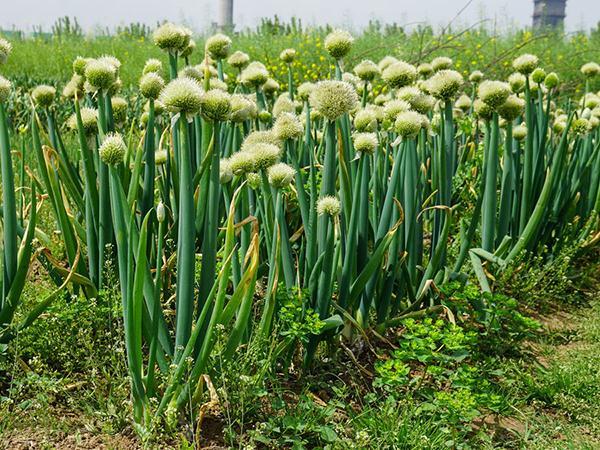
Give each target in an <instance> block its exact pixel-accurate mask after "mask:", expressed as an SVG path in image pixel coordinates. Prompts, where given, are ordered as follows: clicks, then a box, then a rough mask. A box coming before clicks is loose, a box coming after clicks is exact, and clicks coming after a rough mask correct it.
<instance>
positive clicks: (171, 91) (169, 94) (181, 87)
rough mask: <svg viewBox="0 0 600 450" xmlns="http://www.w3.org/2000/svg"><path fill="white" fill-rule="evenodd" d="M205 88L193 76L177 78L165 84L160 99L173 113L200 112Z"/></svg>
mask: <svg viewBox="0 0 600 450" xmlns="http://www.w3.org/2000/svg"><path fill="white" fill-rule="evenodd" d="M202 95H203V90H202V87H201V86H200V84H199V83H198V82H197V81H195V80H192V79H191V78H176V79H175V80H173V81H171V82H170V83H169V84H167V85H166V86H165V88H164V89H163V91H162V92H161V94H160V101H161V102H162V103H164V105H165V107H166V108H167V109H168V110H169V111H171V112H172V113H183V114H185V115H188V116H190V115H195V114H198V112H199V111H200V108H201V105H202Z"/></svg>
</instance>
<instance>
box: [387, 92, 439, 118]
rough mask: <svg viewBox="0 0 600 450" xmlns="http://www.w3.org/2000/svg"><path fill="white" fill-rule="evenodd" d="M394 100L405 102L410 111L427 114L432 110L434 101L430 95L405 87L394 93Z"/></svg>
mask: <svg viewBox="0 0 600 450" xmlns="http://www.w3.org/2000/svg"><path fill="white" fill-rule="evenodd" d="M396 98H399V99H400V100H404V101H405V102H407V103H408V104H409V105H410V107H411V108H412V109H414V110H415V111H417V112H419V113H421V114H427V113H428V112H429V111H431V110H432V109H433V105H434V104H435V99H434V98H433V97H432V96H431V95H427V94H425V93H424V92H423V91H421V90H420V89H419V88H418V87H416V86H405V87H403V88H401V89H399V90H398V91H397V92H396Z"/></svg>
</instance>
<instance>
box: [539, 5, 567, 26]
mask: <svg viewBox="0 0 600 450" xmlns="http://www.w3.org/2000/svg"><path fill="white" fill-rule="evenodd" d="M533 5H534V6H533V26H534V27H535V28H545V27H560V26H562V25H563V24H564V22H565V16H566V12H565V11H566V8H567V0H533Z"/></svg>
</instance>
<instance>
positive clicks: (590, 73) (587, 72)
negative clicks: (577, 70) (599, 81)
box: [581, 62, 600, 78]
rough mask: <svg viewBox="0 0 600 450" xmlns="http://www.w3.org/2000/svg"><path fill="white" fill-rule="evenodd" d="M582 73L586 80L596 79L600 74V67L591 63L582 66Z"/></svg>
mask: <svg viewBox="0 0 600 450" xmlns="http://www.w3.org/2000/svg"><path fill="white" fill-rule="evenodd" d="M581 73H582V74H583V76H584V77H586V78H594V77H596V76H598V74H600V65H599V64H597V63H595V62H589V63H587V64H584V65H583V66H581Z"/></svg>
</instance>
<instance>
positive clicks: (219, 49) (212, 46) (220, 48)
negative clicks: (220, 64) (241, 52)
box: [205, 33, 231, 59]
mask: <svg viewBox="0 0 600 450" xmlns="http://www.w3.org/2000/svg"><path fill="white" fill-rule="evenodd" d="M205 47H206V51H207V52H208V54H209V55H210V56H211V57H213V58H214V59H225V58H227V56H228V55H229V50H230V49H231V38H230V37H229V36H226V35H224V34H222V33H217V34H215V35H214V36H211V37H209V38H208V39H207V40H206V44H205Z"/></svg>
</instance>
